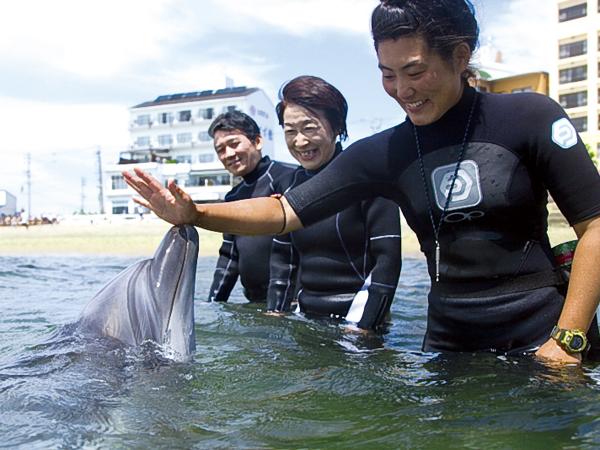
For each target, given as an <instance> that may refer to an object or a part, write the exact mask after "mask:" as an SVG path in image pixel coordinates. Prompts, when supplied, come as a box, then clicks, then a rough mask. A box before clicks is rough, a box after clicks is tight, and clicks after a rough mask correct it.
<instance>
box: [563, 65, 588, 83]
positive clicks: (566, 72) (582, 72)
mask: <svg viewBox="0 0 600 450" xmlns="http://www.w3.org/2000/svg"><path fill="white" fill-rule="evenodd" d="M583 80H587V65H586V66H577V67H570V68H569V69H562V70H560V72H559V83H560V84H565V83H573V82H575V81H583Z"/></svg>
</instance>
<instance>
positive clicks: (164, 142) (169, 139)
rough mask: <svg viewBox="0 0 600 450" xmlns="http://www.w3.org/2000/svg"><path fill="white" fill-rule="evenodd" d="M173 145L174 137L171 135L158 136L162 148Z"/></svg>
mask: <svg viewBox="0 0 600 450" xmlns="http://www.w3.org/2000/svg"><path fill="white" fill-rule="evenodd" d="M172 144H173V136H171V135H170V134H161V135H159V136H158V145H160V146H161V147H167V146H169V145H172Z"/></svg>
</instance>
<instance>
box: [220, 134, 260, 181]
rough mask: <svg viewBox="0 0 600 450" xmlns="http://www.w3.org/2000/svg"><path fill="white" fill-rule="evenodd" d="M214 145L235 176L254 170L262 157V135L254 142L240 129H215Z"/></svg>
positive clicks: (226, 166)
mask: <svg viewBox="0 0 600 450" xmlns="http://www.w3.org/2000/svg"><path fill="white" fill-rule="evenodd" d="M214 145H215V151H216V152H217V156H218V157H219V161H221V163H223V167H225V169H227V171H228V172H229V173H231V174H232V175H234V176H239V177H243V176H244V175H247V174H249V173H250V172H252V171H253V170H254V169H255V168H256V165H257V164H258V162H259V161H260V159H261V157H262V155H261V153H260V151H261V149H262V137H261V136H258V137H257V138H256V142H252V141H251V140H250V139H248V137H246V135H245V134H244V133H242V132H241V131H240V130H217V131H215V137H214Z"/></svg>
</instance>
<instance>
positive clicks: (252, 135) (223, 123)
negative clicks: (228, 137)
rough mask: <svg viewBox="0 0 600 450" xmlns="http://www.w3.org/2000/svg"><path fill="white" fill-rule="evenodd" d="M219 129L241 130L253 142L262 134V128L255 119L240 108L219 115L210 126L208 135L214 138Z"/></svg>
mask: <svg viewBox="0 0 600 450" xmlns="http://www.w3.org/2000/svg"><path fill="white" fill-rule="evenodd" d="M219 130H224V131H233V130H239V131H241V132H242V134H243V135H244V136H246V137H247V138H248V139H249V140H250V141H252V142H256V139H257V138H258V137H259V136H260V128H258V125H257V124H256V122H255V121H254V119H253V118H252V117H250V116H249V115H248V114H245V113H243V112H241V111H238V110H234V111H230V112H226V113H223V114H221V115H219V116H217V117H216V118H215V120H213V122H212V123H211V124H210V127H209V128H208V135H209V136H210V137H211V138H214V137H215V133H216V132H217V131H219Z"/></svg>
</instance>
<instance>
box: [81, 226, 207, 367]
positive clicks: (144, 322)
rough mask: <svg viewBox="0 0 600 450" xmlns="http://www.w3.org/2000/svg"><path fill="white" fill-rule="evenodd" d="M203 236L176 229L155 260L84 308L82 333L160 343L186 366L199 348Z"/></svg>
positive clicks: (125, 274)
mask: <svg viewBox="0 0 600 450" xmlns="http://www.w3.org/2000/svg"><path fill="white" fill-rule="evenodd" d="M197 259H198V233H197V231H196V230H195V228H194V227H192V226H190V225H180V226H175V227H172V228H171V229H170V230H169V231H168V232H167V234H166V235H165V237H164V238H163V240H162V242H161V243H160V245H159V247H158V249H157V250H156V253H155V254H154V256H153V257H152V259H148V260H144V261H140V262H138V263H136V264H134V265H132V266H130V267H128V268H127V269H125V270H124V271H123V272H121V273H120V274H118V275H117V276H116V277H115V278H114V279H113V280H111V281H110V282H109V283H108V284H107V285H106V286H104V287H103V288H102V289H101V290H100V292H98V293H97V294H96V295H95V296H94V298H93V299H92V300H91V301H90V302H89V303H88V304H87V306H86V307H85V308H84V310H83V312H82V314H81V317H80V319H79V322H78V326H77V329H78V331H79V332H80V333H83V334H88V335H89V334H92V335H99V336H110V337H112V338H115V339H118V340H119V341H121V342H123V343H125V344H128V345H139V344H141V343H142V342H144V341H148V340H149V341H154V342H156V343H158V344H159V345H161V346H163V348H164V350H165V351H166V352H167V355H168V356H169V357H171V358H172V359H175V360H179V361H185V360H188V359H190V358H191V356H192V353H193V351H194V350H195V348H196V338H195V333H194V288H195V280H196V263H197Z"/></svg>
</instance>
